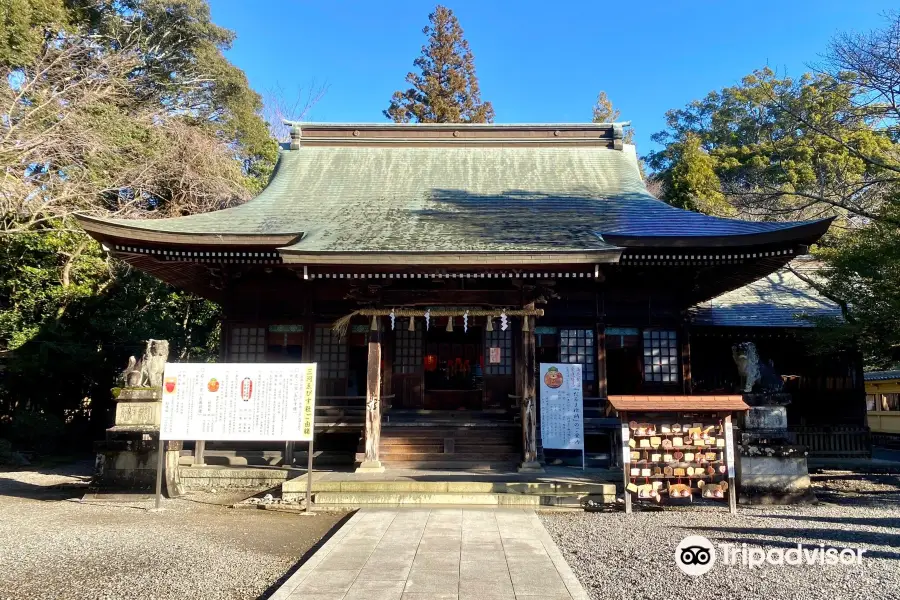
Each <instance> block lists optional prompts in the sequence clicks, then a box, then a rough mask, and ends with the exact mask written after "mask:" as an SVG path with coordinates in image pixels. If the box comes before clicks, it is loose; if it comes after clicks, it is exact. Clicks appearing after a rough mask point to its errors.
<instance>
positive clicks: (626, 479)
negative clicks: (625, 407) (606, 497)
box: [617, 411, 631, 515]
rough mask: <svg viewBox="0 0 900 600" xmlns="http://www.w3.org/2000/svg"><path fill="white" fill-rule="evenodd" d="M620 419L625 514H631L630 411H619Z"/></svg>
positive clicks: (620, 451) (620, 450)
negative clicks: (629, 487)
mask: <svg viewBox="0 0 900 600" xmlns="http://www.w3.org/2000/svg"><path fill="white" fill-rule="evenodd" d="M619 419H621V421H622V425H621V434H620V436H619V437H620V438H621V443H622V445H621V447H620V448H619V449H617V451H618V452H619V453H621V454H622V481H623V485H624V488H623V490H624V492H625V497H624V500H625V514H626V515H630V514H631V491H630V490H629V489H628V486H629V484H630V483H631V449H630V448H629V446H628V440H629V439H631V430H630V429H629V428H628V413H626V412H625V411H621V412H619Z"/></svg>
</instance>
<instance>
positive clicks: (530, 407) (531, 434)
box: [517, 303, 544, 472]
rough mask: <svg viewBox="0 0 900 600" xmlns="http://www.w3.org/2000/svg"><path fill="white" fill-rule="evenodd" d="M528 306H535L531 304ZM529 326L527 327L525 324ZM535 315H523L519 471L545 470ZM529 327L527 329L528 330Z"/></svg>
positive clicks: (520, 369)
mask: <svg viewBox="0 0 900 600" xmlns="http://www.w3.org/2000/svg"><path fill="white" fill-rule="evenodd" d="M526 308H534V304H533V303H532V304H529V305H527V306H526ZM526 323H527V324H528V327H527V328H526V327H525V324H526ZM534 326H535V320H534V317H522V331H521V333H522V359H521V361H520V362H519V365H520V368H519V372H518V373H517V375H518V378H519V379H520V381H521V383H520V385H521V389H522V408H521V410H522V454H523V461H522V466H521V467H519V471H525V472H543V471H544V469H543V468H542V467H541V465H540V463H539V462H537V390H536V387H537V375H538V373H537V364H536V362H535V343H534ZM526 329H527V330H526Z"/></svg>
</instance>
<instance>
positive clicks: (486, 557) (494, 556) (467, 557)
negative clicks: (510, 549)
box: [459, 547, 506, 567]
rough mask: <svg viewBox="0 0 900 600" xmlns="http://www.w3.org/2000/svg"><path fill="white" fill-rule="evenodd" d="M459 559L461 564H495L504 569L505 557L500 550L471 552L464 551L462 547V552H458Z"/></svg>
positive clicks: (470, 550)
mask: <svg viewBox="0 0 900 600" xmlns="http://www.w3.org/2000/svg"><path fill="white" fill-rule="evenodd" d="M459 558H460V560H461V561H462V562H474V563H479V564H483V565H487V564H495V563H496V564H501V565H503V566H504V567H506V556H505V555H504V554H503V550H502V548H501V549H490V550H481V549H477V550H472V549H466V548H465V547H464V548H463V549H462V552H460V555H459Z"/></svg>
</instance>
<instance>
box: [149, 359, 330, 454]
mask: <svg viewBox="0 0 900 600" xmlns="http://www.w3.org/2000/svg"><path fill="white" fill-rule="evenodd" d="M315 405H316V365H315V363H295V364H252V363H200V364H196V363H171V364H166V370H165V375H164V376H163V394H162V424H161V428H160V439H162V440H220V441H263V442H265V441H309V440H311V439H312V437H313V428H314V423H313V420H314V419H313V416H314V414H315Z"/></svg>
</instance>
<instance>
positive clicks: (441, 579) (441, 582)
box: [404, 569, 459, 594]
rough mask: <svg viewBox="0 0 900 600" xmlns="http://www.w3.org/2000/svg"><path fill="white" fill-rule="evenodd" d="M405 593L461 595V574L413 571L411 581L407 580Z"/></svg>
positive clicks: (410, 574) (410, 575) (410, 576)
mask: <svg viewBox="0 0 900 600" xmlns="http://www.w3.org/2000/svg"><path fill="white" fill-rule="evenodd" d="M404 591H405V592H416V593H426V594H459V573H444V572H440V571H416V570H415V569H412V570H411V571H410V572H409V579H407V580H406V588H405V589H404Z"/></svg>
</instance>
